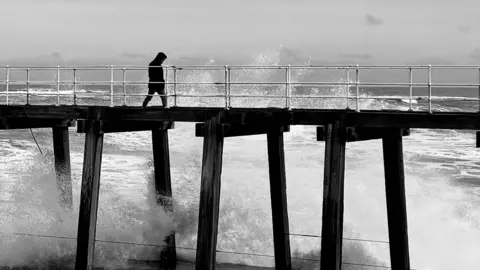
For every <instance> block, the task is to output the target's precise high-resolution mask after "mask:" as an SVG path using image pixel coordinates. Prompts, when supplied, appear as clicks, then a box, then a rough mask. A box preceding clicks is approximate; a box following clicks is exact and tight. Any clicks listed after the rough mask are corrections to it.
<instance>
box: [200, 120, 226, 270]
mask: <svg viewBox="0 0 480 270" xmlns="http://www.w3.org/2000/svg"><path fill="white" fill-rule="evenodd" d="M223 138H224V134H223V130H222V128H221V126H220V115H219V114H213V115H212V116H210V117H209V118H207V120H206V122H205V130H204V139H203V160H202V178H201V186H200V211H199V216H198V219H199V220H198V234H197V255H196V264H195V269H202V270H211V269H215V258H216V247H217V233H218V216H219V209H220V182H221V174H222V158H223V142H224V139H223Z"/></svg>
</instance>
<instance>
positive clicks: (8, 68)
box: [5, 65, 10, 106]
mask: <svg viewBox="0 0 480 270" xmlns="http://www.w3.org/2000/svg"><path fill="white" fill-rule="evenodd" d="M6 68H7V69H6V72H7V75H6V77H7V78H6V82H5V92H6V102H7V106H8V90H9V84H10V66H8V65H7V67H6Z"/></svg>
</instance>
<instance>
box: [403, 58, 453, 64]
mask: <svg viewBox="0 0 480 270" xmlns="http://www.w3.org/2000/svg"><path fill="white" fill-rule="evenodd" d="M408 64H410V63H408ZM411 64H412V65H455V64H456V63H455V62H454V61H451V60H448V59H444V58H441V57H423V58H419V59H417V60H416V61H415V62H413V63H411Z"/></svg>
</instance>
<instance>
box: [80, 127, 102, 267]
mask: <svg viewBox="0 0 480 270" xmlns="http://www.w3.org/2000/svg"><path fill="white" fill-rule="evenodd" d="M102 150H103V132H102V121H98V120H89V121H88V128H87V132H86V134H85V151H84V158H83V174H82V191H81V196H80V213H79V217H78V234H77V235H78V236H77V257H76V261H75V269H76V270H80V269H82V270H83V269H93V260H94V249H95V232H96V225H97V210H98V196H99V189H100V171H101V164H102Z"/></svg>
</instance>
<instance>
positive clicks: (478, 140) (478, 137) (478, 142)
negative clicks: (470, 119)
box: [475, 131, 480, 148]
mask: <svg viewBox="0 0 480 270" xmlns="http://www.w3.org/2000/svg"><path fill="white" fill-rule="evenodd" d="M475 134H476V144H475V146H476V148H480V131H477V132H476V133H475Z"/></svg>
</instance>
